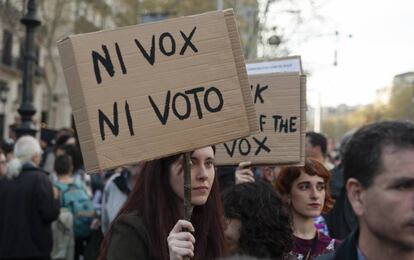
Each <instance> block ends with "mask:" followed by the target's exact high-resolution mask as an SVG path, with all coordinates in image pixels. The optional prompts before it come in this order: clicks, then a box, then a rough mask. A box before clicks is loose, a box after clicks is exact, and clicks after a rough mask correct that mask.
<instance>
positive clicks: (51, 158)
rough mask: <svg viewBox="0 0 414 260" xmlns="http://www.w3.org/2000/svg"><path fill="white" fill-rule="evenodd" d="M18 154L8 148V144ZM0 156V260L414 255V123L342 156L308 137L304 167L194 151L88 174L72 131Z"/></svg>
mask: <svg viewBox="0 0 414 260" xmlns="http://www.w3.org/2000/svg"><path fill="white" fill-rule="evenodd" d="M10 147H11V148H10ZM2 148H3V149H2V151H0V209H1V213H0V259H56V260H61V259H62V260H63V259H64V260H73V259H76V260H78V259H84V260H86V259H94V260H95V259H100V260H118V259H119V260H125V259H170V260H176V259H177V260H179V259H184V258H185V257H189V258H191V259H207V260H208V259H299V260H301V259H305V260H309V259H322V260H324V259H335V260H345V259H351V260H353V259H355V260H371V259H375V260H376V259H379V260H381V259H402V260H405V259H407V260H408V259H414V228H413V227H414V207H413V205H414V124H413V123H411V122H408V121H407V122H402V121H384V122H378V123H373V124H370V125H366V126H363V127H361V128H360V129H358V130H356V131H354V132H351V133H348V134H346V135H345V136H344V138H343V140H342V142H341V145H340V147H339V149H338V151H335V152H332V150H331V149H329V142H328V139H327V138H326V137H325V136H324V135H323V134H320V133H315V132H308V133H307V134H306V145H305V153H306V159H305V161H304V165H303V166H275V165H252V163H251V162H240V164H239V165H238V166H237V167H234V168H232V167H226V168H224V167H223V168H222V167H216V165H215V163H214V161H215V147H214V146H209V147H204V148H200V149H196V150H194V151H192V152H191V162H190V165H191V183H192V190H191V205H192V215H191V221H186V220H184V219H183V217H184V208H183V198H184V189H183V186H184V179H183V172H184V168H183V162H184V158H183V157H184V156H183V154H176V155H172V156H169V157H165V158H161V159H157V160H152V161H148V162H141V163H138V164H136V165H128V166H124V167H121V168H118V169H114V170H111V171H103V172H100V173H98V174H95V175H88V174H86V173H85V170H84V167H83V161H82V156H81V150H80V147H79V143H78V141H77V138H76V135H75V133H74V132H73V131H72V130H71V129H62V130H60V131H58V132H57V134H56V136H55V137H54V138H53V142H52V143H51V145H49V146H43V147H42V145H41V143H40V142H39V141H38V140H37V139H35V138H33V137H31V136H23V137H20V138H19V139H18V140H16V142H15V143H12V144H11V142H6V143H4V145H3V147H2Z"/></svg>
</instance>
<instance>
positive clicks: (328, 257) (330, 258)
mask: <svg viewBox="0 0 414 260" xmlns="http://www.w3.org/2000/svg"><path fill="white" fill-rule="evenodd" d="M357 246H358V230H355V231H353V232H352V233H351V234H350V235H349V236H348V237H347V238H346V239H345V240H344V241H342V243H341V244H340V245H339V247H338V248H337V249H336V250H335V252H330V253H328V254H325V255H321V256H319V257H317V258H315V259H316V260H358V254H357Z"/></svg>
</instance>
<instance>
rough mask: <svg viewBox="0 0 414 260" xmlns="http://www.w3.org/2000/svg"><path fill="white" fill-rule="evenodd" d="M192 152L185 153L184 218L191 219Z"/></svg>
mask: <svg viewBox="0 0 414 260" xmlns="http://www.w3.org/2000/svg"><path fill="white" fill-rule="evenodd" d="M190 160H191V153H185V154H184V219H185V220H187V221H191V214H192V211H193V207H192V205H191V166H190ZM183 259H184V260H189V259H190V257H189V256H185V257H184V258H183Z"/></svg>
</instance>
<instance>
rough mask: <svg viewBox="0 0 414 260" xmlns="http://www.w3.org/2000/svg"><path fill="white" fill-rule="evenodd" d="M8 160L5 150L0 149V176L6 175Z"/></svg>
mask: <svg viewBox="0 0 414 260" xmlns="http://www.w3.org/2000/svg"><path fill="white" fill-rule="evenodd" d="M6 170H7V160H6V156H5V155H4V152H3V151H2V150H0V178H1V177H3V176H5V175H6Z"/></svg>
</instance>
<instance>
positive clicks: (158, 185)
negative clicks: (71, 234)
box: [99, 146, 226, 260]
mask: <svg viewBox="0 0 414 260" xmlns="http://www.w3.org/2000/svg"><path fill="white" fill-rule="evenodd" d="M183 172H184V171H183V155H182V154H179V155H174V156H170V157H166V158H162V159H159V160H153V161H150V162H147V163H146V164H145V166H144V168H143V170H142V173H141V175H140V177H139V178H138V180H137V182H136V185H135V187H134V189H133V191H132V192H131V194H130V195H129V197H128V200H127V202H126V203H125V205H124V207H123V208H122V209H121V211H120V213H119V215H118V217H117V218H116V219H115V221H114V223H113V225H112V226H111V228H110V230H109V232H108V233H107V234H106V236H105V239H104V242H103V244H102V250H101V255H100V258H99V259H101V260H103V259H107V260H117V259H119V260H125V259H143V260H145V259H161V260H164V259H182V257H183V256H190V257H192V259H215V258H217V257H221V256H223V255H225V251H226V250H225V239H224V234H223V229H222V217H223V211H222V206H221V201H220V194H219V187H218V182H217V180H216V177H215V167H214V149H213V147H211V146H210V147H206V148H202V149H198V150H195V151H193V152H192V153H191V185H192V192H191V203H192V205H193V213H192V217H191V223H190V222H188V221H185V220H182V218H183V216H184V209H183V197H184V195H183V194H184V191H183V189H184V188H183V183H184V179H183ZM184 229H187V230H189V231H191V232H186V231H184Z"/></svg>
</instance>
